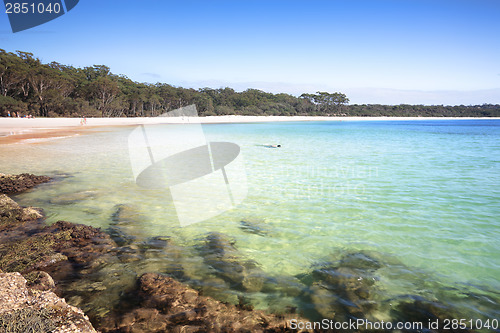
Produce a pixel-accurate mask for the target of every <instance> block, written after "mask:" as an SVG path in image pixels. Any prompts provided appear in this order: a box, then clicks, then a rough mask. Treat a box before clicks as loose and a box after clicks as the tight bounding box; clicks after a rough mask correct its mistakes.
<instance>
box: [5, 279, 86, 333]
mask: <svg viewBox="0 0 500 333" xmlns="http://www.w3.org/2000/svg"><path fill="white" fill-rule="evenodd" d="M0 329H1V331H2V332H59V333H62V332H75V333H76V332H82V333H95V332H96V330H95V329H94V328H93V327H92V324H91V323H90V321H89V319H88V317H87V316H85V314H84V313H83V312H82V311H81V310H80V309H78V308H76V307H73V306H71V305H68V304H67V303H66V302H65V300H64V299H62V298H59V297H57V295H56V294H54V293H53V292H51V291H40V290H35V289H30V288H27V287H26V280H25V279H24V278H23V277H22V276H21V274H19V273H0Z"/></svg>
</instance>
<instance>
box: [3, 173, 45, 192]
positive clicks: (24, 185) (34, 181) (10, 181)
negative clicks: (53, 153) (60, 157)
mask: <svg viewBox="0 0 500 333" xmlns="http://www.w3.org/2000/svg"><path fill="white" fill-rule="evenodd" d="M48 181H50V177H47V176H35V175H32V174H29V173H23V174H20V175H6V174H3V173H0V193H3V194H13V193H19V192H23V191H26V190H28V189H30V188H32V187H35V186H36V185H39V184H42V183H46V182H48Z"/></svg>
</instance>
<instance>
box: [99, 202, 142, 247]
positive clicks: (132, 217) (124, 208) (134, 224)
mask: <svg viewBox="0 0 500 333" xmlns="http://www.w3.org/2000/svg"><path fill="white" fill-rule="evenodd" d="M115 209H116V210H115V212H114V213H113V215H112V216H111V226H110V227H109V228H108V229H107V232H108V233H109V234H110V236H111V238H113V240H114V241H115V242H116V243H117V244H118V245H120V246H123V245H128V244H131V243H133V242H137V241H141V240H144V238H145V235H143V233H142V230H143V229H144V222H145V220H146V219H145V217H144V215H142V214H141V213H140V212H139V210H137V209H136V208H135V207H133V206H129V205H123V204H120V205H116V206H115Z"/></svg>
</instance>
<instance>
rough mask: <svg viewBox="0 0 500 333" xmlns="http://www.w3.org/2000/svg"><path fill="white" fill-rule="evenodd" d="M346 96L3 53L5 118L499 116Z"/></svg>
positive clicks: (1, 106) (498, 112)
mask: <svg viewBox="0 0 500 333" xmlns="http://www.w3.org/2000/svg"><path fill="white" fill-rule="evenodd" d="M348 103H349V99H348V98H347V96H346V95H345V94H342V93H339V92H334V93H328V92H317V93H316V94H302V95H300V96H299V97H296V96H292V95H289V94H285V93H280V94H272V93H267V92H264V91H261V90H257V89H248V90H245V91H243V92H236V91H235V90H234V89H231V88H228V87H225V88H219V89H212V88H201V89H192V88H182V87H175V86H172V85H169V84H166V83H156V84H150V83H140V82H135V81H132V80H131V79H129V78H128V77H126V76H125V75H117V74H114V73H112V72H111V71H110V68H109V67H107V66H105V65H94V66H89V67H84V68H76V67H73V66H67V65H63V64H60V63H57V62H51V63H47V64H44V63H42V62H41V61H40V59H38V58H36V57H35V56H34V55H33V54H32V53H29V52H22V51H16V52H15V53H12V52H6V51H5V50H2V49H0V115H2V116H7V115H8V114H9V113H10V114H11V115H17V114H19V115H33V116H37V117H81V116H86V117H155V116H158V115H161V114H162V113H164V112H168V111H171V110H174V109H177V108H179V107H183V106H187V105H191V104H195V105H196V107H197V110H198V113H199V115H200V116H216V115H253V116H437V117H441V116H454V117H460V116H483V117H488V116H497V117H498V116H500V105H490V104H484V105H477V106H464V105H461V106H442V105H440V106H439V105H438V106H424V105H396V106H392V105H348Z"/></svg>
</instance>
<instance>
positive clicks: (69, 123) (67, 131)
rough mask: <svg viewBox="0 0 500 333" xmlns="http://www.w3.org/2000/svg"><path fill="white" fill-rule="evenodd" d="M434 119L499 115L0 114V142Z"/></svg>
mask: <svg viewBox="0 0 500 333" xmlns="http://www.w3.org/2000/svg"><path fill="white" fill-rule="evenodd" d="M432 119H500V118H489V117H485V118H469V117H453V118H452V117H449V118H445V117H439V118H437V117H309V116H294V117H289V116H211V117H152V118H151V117H142V118H141V117H138V118H87V123H86V124H85V125H82V124H81V118H35V119H27V118H0V143H4V144H5V143H13V142H19V141H25V140H28V139H38V138H50V137H58V136H70V135H78V134H79V133H81V132H82V131H84V130H85V129H89V128H96V127H109V126H133V125H140V124H145V125H146V124H148V125H153V124H183V123H186V124H196V123H201V124H222V123H257V122H283V121H360V120H364V121H366V120H370V121H372V120H378V121H380V120H432Z"/></svg>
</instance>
